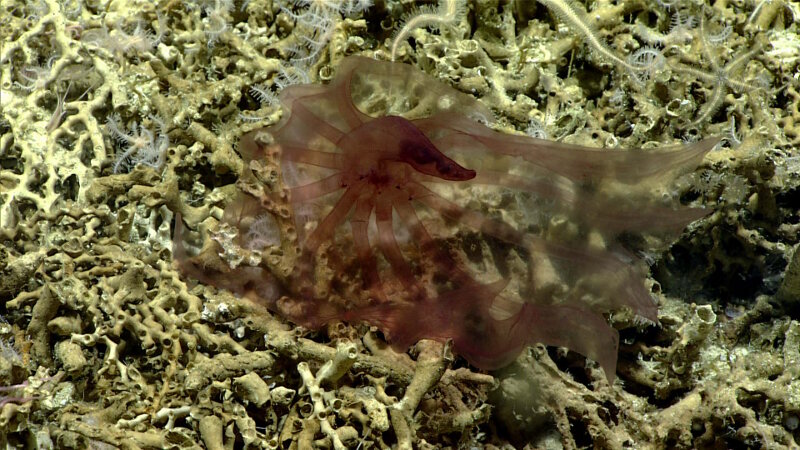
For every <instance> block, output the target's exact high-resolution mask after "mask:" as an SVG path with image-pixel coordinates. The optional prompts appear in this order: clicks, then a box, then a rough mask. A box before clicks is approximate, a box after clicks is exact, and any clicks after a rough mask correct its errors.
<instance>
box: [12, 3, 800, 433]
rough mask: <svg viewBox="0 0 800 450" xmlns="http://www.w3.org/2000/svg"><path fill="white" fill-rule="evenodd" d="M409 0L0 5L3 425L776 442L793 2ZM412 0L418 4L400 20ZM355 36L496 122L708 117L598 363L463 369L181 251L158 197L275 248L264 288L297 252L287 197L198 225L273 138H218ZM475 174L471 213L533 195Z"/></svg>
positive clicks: (505, 207) (651, 139)
mask: <svg viewBox="0 0 800 450" xmlns="http://www.w3.org/2000/svg"><path fill="white" fill-rule="evenodd" d="M372 3H374V4H372ZM414 3H415V2H410V1H389V0H386V1H375V2H366V1H360V0H342V1H331V2H321V1H311V0H310V1H285V0H271V1H270V0H260V1H259V0H253V1H247V2H241V1H235V2H233V1H230V0H206V1H200V2H175V1H159V2H144V1H133V0H129V1H93V0H90V1H81V0H41V1H20V0H9V1H5V2H3V3H2V5H1V6H0V8H2V9H1V14H0V43H2V45H1V46H0V446H7V447H10V448H211V449H222V448H298V449H305V448H337V449H338V448H357V447H360V448H523V447H525V446H528V448H775V449H782V448H797V446H798V443H800V383H797V379H800V373H798V372H800V322H799V321H798V320H799V319H800V317H799V316H798V313H797V310H798V309H799V308H798V304H800V256H798V255H797V254H796V252H795V249H796V248H797V244H798V231H800V225H798V223H800V217H798V212H797V211H798V206H800V187H798V185H800V176H798V171H799V170H800V163H798V161H800V154H799V153H798V150H797V145H798V143H800V133H799V132H798V129H797V126H798V123H799V122H800V112H798V104H800V94H799V93H798V92H800V81H798V79H797V77H796V76H795V75H796V73H797V71H798V64H799V63H800V37H798V23H797V21H798V20H800V5H798V3H797V2H791V1H784V0H773V1H769V2H767V1H754V2H714V3H713V4H706V3H703V2H694V1H692V2H689V1H684V2H681V1H677V2H674V1H670V2H667V1H655V0H635V1H620V2H610V1H597V2H589V3H586V2H564V1H559V0H546V1H542V2H534V1H522V0H486V1H483V0H481V1H466V2H460V1H455V0H442V2H441V4H435V3H434V2H420V4H414ZM425 5H427V6H428V7H426V8H422V9H421V11H422V12H423V13H425V14H433V15H435V14H437V13H439V14H441V15H442V20H441V22H435V18H430V17H427V16H426V18H425V20H424V21H423V20H420V21H415V20H413V19H414V17H415V16H414V12H413V11H414V10H415V9H416V8H417V7H419V6H425ZM454 17H455V19H454ZM431 20H434V22H431ZM415 23H421V24H423V25H424V27H418V28H403V27H404V26H409V24H411V25H413V24H415ZM401 28H402V31H401ZM395 36H400V37H401V38H402V39H398V40H396V41H393V40H392V39H393V37H395ZM348 55H361V56H365V57H370V58H374V59H380V60H388V59H391V58H392V55H394V58H395V59H396V60H397V62H398V63H407V64H411V65H413V66H415V67H416V68H418V69H419V70H421V71H423V72H426V73H428V74H429V75H432V76H434V77H436V78H438V79H439V80H441V81H442V82H445V83H447V84H449V85H451V86H453V87H455V88H456V89H458V90H460V91H462V92H464V93H466V94H469V95H472V96H474V97H476V98H477V99H478V101H480V102H481V103H482V104H483V105H484V106H485V107H487V108H489V109H491V111H492V113H493V114H494V116H495V117H494V119H495V122H496V124H495V125H493V126H494V127H496V129H498V130H500V131H503V132H506V133H515V132H516V133H520V132H523V133H524V132H527V133H529V134H531V135H535V136H537V137H544V138H547V139H551V140H556V141H562V142H565V143H571V144H581V145H587V146H592V147H621V148H652V147H661V146H669V145H673V144H680V143H682V142H694V141H697V140H699V139H701V138H705V137H711V136H717V137H720V138H722V139H723V143H722V145H721V146H719V147H718V148H717V149H715V150H713V151H711V152H710V153H709V154H708V155H707V156H706V158H705V160H704V162H703V164H702V166H701V167H700V168H699V169H698V170H697V171H695V172H694V173H692V174H690V175H689V176H687V177H683V178H681V179H678V180H676V184H675V186H674V187H673V189H674V191H672V192H670V193H669V194H670V195H672V196H676V197H678V198H679V199H680V200H681V201H682V202H683V203H685V204H686V205H691V206H693V207H705V208H707V209H708V210H709V211H713V212H711V213H710V214H709V215H708V216H706V217H705V218H703V219H701V220H699V221H698V222H695V223H694V224H692V225H691V226H690V227H689V228H687V229H686V230H684V233H683V235H682V236H681V237H680V239H679V240H677V241H676V242H674V243H673V244H672V245H671V246H670V247H669V248H665V249H664V250H662V251H660V252H658V253H652V254H647V255H639V256H640V257H643V258H644V259H645V260H646V261H648V263H649V264H650V271H649V279H648V287H649V289H650V291H651V292H652V295H653V298H654V299H655V300H657V302H658V306H659V313H658V324H657V325H647V324H641V323H638V322H637V321H635V320H634V319H633V317H631V316H630V315H628V314H626V313H625V311H620V312H619V313H618V314H614V315H612V316H609V317H607V319H608V320H609V323H610V324H611V325H613V326H614V327H615V328H617V329H618V330H620V337H621V341H620V354H619V363H618V365H617V379H616V380H615V381H614V382H613V383H611V384H609V382H608V381H607V379H606V377H605V376H604V374H603V371H602V370H600V368H599V366H598V365H597V364H595V363H594V362H591V361H587V360H586V359H585V358H583V357H580V356H579V355H576V354H574V353H571V352H568V351H566V350H565V349H562V348H555V347H544V346H542V345H536V346H533V347H531V348H529V349H528V350H527V351H525V352H523V354H522V355H521V356H520V357H519V358H518V359H517V360H516V361H515V362H514V363H512V364H511V365H509V366H508V367H506V368H504V369H501V370H498V371H492V372H485V371H479V370H477V369H475V368H473V367H471V366H469V365H468V364H467V363H466V362H465V361H464V360H463V359H461V358H460V357H458V355H455V354H453V353H452V351H451V348H450V347H449V346H448V345H446V344H441V343H437V342H433V341H426V340H423V341H420V342H419V343H418V344H416V345H415V346H414V347H412V348H411V349H409V351H408V352H396V351H394V350H392V349H390V348H389V347H387V345H386V342H385V339H384V336H382V334H381V333H380V331H379V330H376V329H373V328H369V327H366V326H363V325H359V324H347V325H345V324H341V323H339V324H333V325H330V326H328V327H327V328H325V329H322V330H318V331H313V332H312V331H309V330H306V329H304V328H302V327H296V326H293V325H292V324H291V323H289V322H286V321H285V320H282V319H280V318H279V317H276V316H273V315H271V314H270V313H269V312H267V311H264V310H262V309H261V308H259V307H258V306H256V305H253V304H250V303H248V302H245V301H243V300H242V299H240V298H238V297H237V296H236V295H234V293H232V292H230V291H228V290H225V289H216V288H214V287H212V286H208V285H206V284H204V283H202V282H201V283H197V282H196V280H193V279H192V278H191V277H187V276H185V275H184V274H182V273H181V272H179V271H178V270H177V268H176V267H175V266H174V264H173V245H172V234H173V231H174V227H175V226H176V221H175V218H176V216H177V215H180V217H181V219H182V223H184V224H185V226H186V229H187V230H186V232H185V233H184V235H185V237H186V238H187V240H190V241H193V242H194V244H195V247H196V248H195V249H194V250H195V251H198V252H199V253H198V254H200V255H203V254H204V253H203V252H204V251H205V252H209V251H211V249H214V250H215V251H216V250H217V249H218V248H219V247H221V248H222V249H223V250H224V251H223V252H222V254H217V255H216V256H217V257H218V258H217V262H218V263H220V264H222V263H224V264H227V265H228V266H234V267H235V266H240V265H258V264H261V265H262V266H263V267H269V268H270V271H271V276H272V277H274V283H271V284H268V285H265V286H262V287H261V289H264V290H265V292H264V293H265V295H279V294H280V293H281V289H282V283H284V282H285V281H286V280H289V279H290V278H291V277H290V276H289V275H290V274H291V272H292V270H293V269H294V267H293V266H292V265H291V261H293V259H292V256H293V255H292V252H295V251H296V247H295V246H294V245H292V239H293V237H292V230H291V229H290V228H291V225H292V224H293V223H294V222H293V221H291V220H290V219H289V216H288V215H287V214H286V213H285V212H284V211H283V210H282V206H283V205H281V204H274V205H262V207H263V208H267V209H270V210H272V211H273V212H274V214H273V217H272V219H267V218H263V220H262V223H261V224H260V225H259V227H260V228H257V230H258V232H259V235H258V236H257V238H258V239H261V240H262V241H264V245H262V247H268V248H269V250H268V251H260V252H242V251H238V250H237V249H236V248H234V246H232V245H226V244H230V243H231V242H232V241H233V240H234V237H233V236H231V235H230V233H231V230H230V229H226V228H225V227H224V226H220V223H221V222H223V216H222V215H223V210H224V209H225V207H226V206H227V205H228V204H230V202H231V201H232V199H234V198H235V197H236V195H237V191H246V190H247V189H249V188H250V187H249V186H248V185H246V184H243V183H238V184H237V180H239V178H240V175H241V174H242V173H243V171H244V170H246V169H247V170H251V171H253V172H254V173H257V174H258V175H259V178H260V180H259V181H260V182H261V183H262V184H263V185H265V186H274V188H275V189H276V191H279V190H280V186H281V185H282V183H283V181H282V180H281V177H282V176H287V174H285V173H281V170H280V169H281V167H280V165H279V158H278V157H277V156H276V155H272V157H271V158H266V159H264V161H263V162H261V163H260V164H259V165H257V167H248V168H245V167H243V162H242V161H243V160H242V158H241V157H240V154H239V152H238V149H237V142H238V141H239V139H240V137H241V136H242V135H245V134H246V133H248V132H251V131H253V130H255V129H258V128H262V127H265V126H269V125H272V124H275V123H277V121H278V120H279V119H280V117H281V111H280V106H279V105H278V104H277V102H276V101H275V99H276V98H277V96H278V94H279V92H280V90H281V89H283V88H284V87H286V86H289V85H292V84H303V83H325V82H328V81H329V80H330V79H332V77H333V76H334V74H335V73H336V71H337V67H338V64H339V63H340V62H341V61H342V59H343V58H344V57H345V56H348ZM369 100H371V101H373V102H377V103H381V102H382V103H386V102H401V103H402V102H407V101H412V102H413V98H386V97H385V96H383V97H382V96H381V95H380V93H376V94H375V96H374V98H372V99H365V101H367V103H368V101H369ZM379 106H380V105H379ZM268 156H269V155H268ZM251 166H252V163H251ZM473 194H474V195H475V202H477V203H476V204H475V205H471V206H474V207H475V208H480V210H481V211H482V212H483V213H485V214H486V215H489V216H492V215H494V216H496V217H499V218H502V219H503V220H504V221H507V222H510V223H514V224H526V223H531V222H533V221H534V220H535V218H534V217H532V216H533V215H534V214H535V212H533V210H531V209H529V208H525V205H529V204H531V203H532V201H531V200H530V199H527V198H518V197H514V196H509V195H504V194H503V193H502V192H501V193H498V192H494V191H492V192H490V191H486V192H481V191H480V190H477V189H476V190H475V192H473ZM303 213H304V211H293V214H303ZM562 226H563V228H564V230H567V231H565V232H568V230H569V229H570V224H569V223H564V224H562ZM276 227H277V230H275V228H276ZM262 228H263V229H262ZM276 231H277V232H276ZM276 236H277V241H276ZM459 239H461V241H459V242H448V243H442V245H445V244H447V245H451V246H461V247H462V248H469V249H473V250H474V251H473V252H472V253H471V255H472V256H473V259H474V261H473V263H474V264H476V266H479V267H487V272H491V273H496V272H497V273H499V272H502V271H503V270H507V268H505V269H504V268H498V267H495V266H494V264H495V263H494V261H496V258H492V257H491V256H490V255H492V253H493V252H498V251H500V250H498V249H497V248H496V247H494V246H493V245H494V244H493V242H492V241H491V240H487V239H485V238H484V237H482V236H480V235H476V234H474V233H473V234H464V235H462V236H460V237H459ZM215 243H216V245H212V244H215ZM342 281H343V282H347V281H348V280H347V275H345V276H344V277H343V279H342ZM271 289H274V292H272V291H269V290H271Z"/></svg>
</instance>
